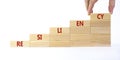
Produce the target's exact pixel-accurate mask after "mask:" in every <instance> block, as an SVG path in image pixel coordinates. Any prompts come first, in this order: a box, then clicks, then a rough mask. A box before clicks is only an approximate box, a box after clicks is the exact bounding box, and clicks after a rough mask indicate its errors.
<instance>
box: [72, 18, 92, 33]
mask: <svg viewBox="0 0 120 60" xmlns="http://www.w3.org/2000/svg"><path fill="white" fill-rule="evenodd" d="M70 33H71V34H89V33H90V21H89V20H76V21H75V20H71V21H70Z"/></svg>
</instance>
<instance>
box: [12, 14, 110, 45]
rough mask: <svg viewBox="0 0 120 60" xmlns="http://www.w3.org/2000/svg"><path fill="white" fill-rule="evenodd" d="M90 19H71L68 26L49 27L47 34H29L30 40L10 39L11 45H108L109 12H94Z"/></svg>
mask: <svg viewBox="0 0 120 60" xmlns="http://www.w3.org/2000/svg"><path fill="white" fill-rule="evenodd" d="M90 18H91V19H90V20H71V21H70V27H51V28H50V33H49V34H30V41H11V43H10V45H11V47H93V46H110V45H111V42H110V20H111V19H110V18H111V15H110V14H109V13H94V14H91V15H90Z"/></svg>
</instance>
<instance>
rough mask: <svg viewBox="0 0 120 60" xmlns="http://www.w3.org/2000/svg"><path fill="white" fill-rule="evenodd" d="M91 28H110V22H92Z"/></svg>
mask: <svg viewBox="0 0 120 60" xmlns="http://www.w3.org/2000/svg"><path fill="white" fill-rule="evenodd" d="M90 25H91V27H110V21H102V20H98V21H92V20H91V21H90Z"/></svg>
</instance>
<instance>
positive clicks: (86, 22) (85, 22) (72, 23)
mask: <svg viewBox="0 0 120 60" xmlns="http://www.w3.org/2000/svg"><path fill="white" fill-rule="evenodd" d="M82 23H83V25H82ZM85 26H90V20H76V21H75V20H71V21H70V27H85Z"/></svg>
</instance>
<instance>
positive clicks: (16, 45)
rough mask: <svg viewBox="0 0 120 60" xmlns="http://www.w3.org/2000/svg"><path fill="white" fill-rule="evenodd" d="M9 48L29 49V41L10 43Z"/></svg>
mask: <svg viewBox="0 0 120 60" xmlns="http://www.w3.org/2000/svg"><path fill="white" fill-rule="evenodd" d="M10 45H11V47H29V41H11V42H10Z"/></svg>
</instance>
